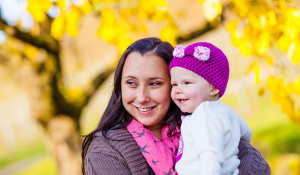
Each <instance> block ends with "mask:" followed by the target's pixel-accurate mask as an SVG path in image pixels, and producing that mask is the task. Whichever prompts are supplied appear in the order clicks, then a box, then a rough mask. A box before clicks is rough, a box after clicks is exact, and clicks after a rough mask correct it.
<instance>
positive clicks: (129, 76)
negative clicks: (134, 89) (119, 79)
mask: <svg viewBox="0 0 300 175" xmlns="http://www.w3.org/2000/svg"><path fill="white" fill-rule="evenodd" d="M124 78H136V77H135V76H131V75H128V76H126V77H124Z"/></svg>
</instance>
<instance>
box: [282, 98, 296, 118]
mask: <svg viewBox="0 0 300 175" xmlns="http://www.w3.org/2000/svg"><path fill="white" fill-rule="evenodd" d="M280 103H281V110H282V112H285V113H287V114H288V115H289V116H293V114H294V108H293V101H292V100H290V99H287V98H283V99H281V100H280Z"/></svg>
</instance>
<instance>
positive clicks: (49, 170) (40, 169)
mask: <svg viewBox="0 0 300 175" xmlns="http://www.w3.org/2000/svg"><path fill="white" fill-rule="evenodd" d="M41 174H43V175H57V174H58V173H57V171H56V167H55V163H54V161H53V160H52V159H50V158H49V157H48V158H47V159H46V160H44V161H42V162H41V163H40V164H38V165H36V166H34V167H32V168H30V169H28V170H26V171H24V172H21V173H17V174H16V175H41Z"/></svg>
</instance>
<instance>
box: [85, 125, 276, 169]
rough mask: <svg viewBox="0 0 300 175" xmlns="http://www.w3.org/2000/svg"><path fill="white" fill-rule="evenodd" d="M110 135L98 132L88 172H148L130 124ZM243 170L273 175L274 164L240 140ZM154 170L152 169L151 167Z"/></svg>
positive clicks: (86, 162)
mask: <svg viewBox="0 0 300 175" xmlns="http://www.w3.org/2000/svg"><path fill="white" fill-rule="evenodd" d="M107 136H108V138H109V139H106V138H104V137H103V135H102V133H101V132H98V133H96V134H95V137H94V139H93V141H92V143H91V144H90V146H89V149H88V152H87V154H86V156H85V160H84V163H85V168H86V173H85V174H86V175H119V174H120V175H127V174H128V175H129V174H132V175H148V174H149V166H148V164H147V161H146V159H145V158H144V157H143V155H142V152H141V150H140V148H139V146H138V145H137V143H136V142H135V140H134V138H133V137H132V136H131V134H130V133H129V132H128V131H127V129H126V128H123V129H118V130H110V131H108V132H107ZM238 157H239V159H240V160H241V163H240V166H239V170H240V173H239V174H242V175H250V174H251V175H253V174H257V175H269V174H270V167H269V165H268V163H267V162H266V161H265V159H264V158H263V157H262V155H261V154H260V152H259V151H258V150H256V149H255V148H253V147H252V146H251V145H250V144H248V143H246V142H244V141H240V144H239V154H238ZM150 170H151V169H150Z"/></svg>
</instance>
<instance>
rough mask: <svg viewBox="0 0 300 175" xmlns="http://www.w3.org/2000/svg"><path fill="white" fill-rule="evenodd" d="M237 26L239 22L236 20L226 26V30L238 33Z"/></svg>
mask: <svg viewBox="0 0 300 175" xmlns="http://www.w3.org/2000/svg"><path fill="white" fill-rule="evenodd" d="M237 24H238V20H236V19H235V20H232V21H230V22H229V23H228V24H227V25H226V30H228V31H230V32H233V31H236V27H237Z"/></svg>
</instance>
